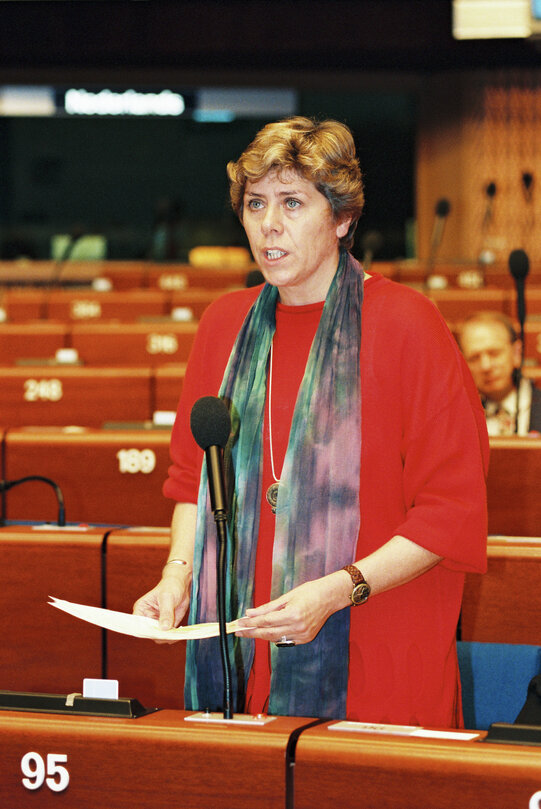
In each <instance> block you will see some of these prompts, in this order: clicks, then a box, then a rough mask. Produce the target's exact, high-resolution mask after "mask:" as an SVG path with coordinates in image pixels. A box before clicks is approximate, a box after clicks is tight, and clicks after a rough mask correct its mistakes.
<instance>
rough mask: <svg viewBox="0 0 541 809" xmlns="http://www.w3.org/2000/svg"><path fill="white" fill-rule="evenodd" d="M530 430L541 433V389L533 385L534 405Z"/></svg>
mask: <svg viewBox="0 0 541 809" xmlns="http://www.w3.org/2000/svg"><path fill="white" fill-rule="evenodd" d="M530 430H537V431H538V432H540V433H541V389H540V388H536V387H535V386H534V385H532V406H531V409H530Z"/></svg>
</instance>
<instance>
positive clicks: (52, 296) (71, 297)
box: [0, 276, 541, 323]
mask: <svg viewBox="0 0 541 809" xmlns="http://www.w3.org/2000/svg"><path fill="white" fill-rule="evenodd" d="M171 278H174V276H171ZM170 285H171V287H172V288H171V289H158V288H151V289H148V288H146V289H145V288H133V289H120V290H118V289H116V290H113V291H103V292H100V291H96V290H92V289H85V288H82V289H57V288H54V289H44V288H37V289H36V288H28V289H21V288H15V289H7V290H5V291H4V292H3V293H2V294H1V295H0V306H1V308H2V310H3V311H4V313H5V318H6V320H7V322H10V323H18V322H25V321H27V320H60V321H67V322H74V323H77V322H88V321H90V322H95V321H98V320H112V319H116V320H120V321H128V322H130V321H135V320H138V319H143V318H160V317H162V318H166V317H169V316H171V315H174V316H175V317H177V318H179V319H180V318H183V319H184V320H189V319H194V320H198V319H199V318H200V317H201V314H202V313H203V311H204V310H205V309H206V307H207V306H208V305H209V303H211V302H212V301H213V300H215V299H216V298H217V297H219V296H220V295H223V294H224V293H225V292H227V291H228V290H229V289H235V288H240V287H241V286H243V284H240V283H239V284H237V285H235V284H231V285H230V286H229V287H227V286H225V285H224V286H209V287H191V286H188V287H186V288H185V289H181V288H179V289H175V288H174V284H173V281H172V280H171V281H170ZM426 294H427V295H428V297H430V298H431V300H433V301H434V303H435V304H436V306H437V307H438V308H439V309H440V311H441V313H442V315H443V316H444V317H445V318H446V320H449V321H458V320H460V319H461V318H463V317H465V316H466V315H468V314H470V313H472V312H475V311H477V310H479V309H492V310H495V311H498V312H502V313H504V314H507V315H508V316H509V317H512V318H514V317H515V316H516V311H517V304H516V292H515V290H514V289H504V288H498V287H485V288H482V289H459V288H449V289H442V290H427V291H426ZM527 305H528V314H529V315H530V316H534V317H535V316H538V315H540V314H541V287H529V288H528V291H527Z"/></svg>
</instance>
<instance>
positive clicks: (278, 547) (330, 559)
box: [185, 252, 363, 718]
mask: <svg viewBox="0 0 541 809" xmlns="http://www.w3.org/2000/svg"><path fill="white" fill-rule="evenodd" d="M277 297H278V291H277V289H276V288H275V287H272V286H270V285H269V284H266V285H265V286H264V287H263V290H262V291H261V293H260V295H259V296H258V298H257V300H256V301H255V303H254V305H253V306H252V308H251V309H250V311H249V312H248V314H247V316H246V319H245V321H244V324H243V326H242V328H241V330H240V332H239V334H238V336H237V339H236V342H235V345H234V347H233V350H232V352H231V356H230V358H229V363H228V365H227V368H226V371H225V374H224V379H223V382H222V386H221V389H220V397H221V398H222V399H224V401H225V402H226V403H227V404H228V406H229V408H230V412H231V420H232V430H231V438H230V440H229V442H228V445H227V447H226V451H225V464H226V478H227V480H228V486H229V488H230V500H229V502H230V514H229V525H228V533H229V541H228V551H227V581H226V600H227V615H226V619H227V620H228V621H229V620H234V619H235V618H238V617H241V616H243V615H244V614H245V612H246V609H247V608H248V607H250V606H252V597H253V587H254V575H255V559H256V547H257V533H258V527H259V508H260V502H261V477H262V465H263V448H262V435H263V419H264V410H265V399H266V383H267V366H268V356H269V350H270V346H271V342H272V338H273V335H274V331H275V328H276V324H275V308H276V301H277ZM362 299H363V272H362V268H361V266H360V264H359V263H358V262H357V261H356V260H355V259H354V258H353V257H352V256H351V255H350V254H349V253H346V252H342V253H341V256H340V262H339V266H338V270H337V272H336V274H335V277H334V279H333V281H332V284H331V286H330V288H329V292H328V295H327V298H326V301H325V306H324V308H323V312H322V315H321V320H320V324H319V327H318V329H317V332H316V335H315V337H314V341H313V344H312V347H311V350H310V354H309V356H308V361H307V364H306V370H305V373H304V377H303V380H302V383H301V386H300V389H299V393H298V397H297V402H296V405H295V410H294V414H293V420H292V425H291V432H290V436H289V444H288V448H287V452H286V456H285V460H284V465H283V469H282V476H281V479H280V489H279V497H278V503H277V509H276V531H275V538H274V551H273V565H272V598H276V597H278V596H279V595H281V594H282V593H285V592H287V591H289V590H290V589H291V588H293V587H295V586H296V585H299V584H301V583H303V582H306V581H310V580H313V579H317V578H319V577H321V576H324V575H326V574H328V573H332V572H333V571H335V570H339V569H340V568H341V567H342V566H343V565H345V564H349V563H351V561H352V560H353V559H354V555H355V548H356V543H357V537H358V532H359V524H360V515H359V479H360V456H361V423H360V422H361V416H360V413H361V402H360V394H361V391H360V366H359V361H360V344H361V309H362ZM198 515H199V516H198V524H197V532H196V542H195V556H194V573H193V586H192V599H191V609H190V620H189V623H199V622H201V621H214V620H216V526H215V524H214V519H213V516H212V513H211V511H210V507H209V503H208V487H207V475H206V469H205V464H203V469H202V474H201V485H200V490H199V502H198ZM201 515H202V518H201ZM228 642H229V650H230V658H231V661H232V668H233V671H232V683H233V690H234V710H237V711H238V710H243V706H244V699H245V689H246V683H247V680H248V675H249V672H250V668H251V666H252V662H253V656H254V641H253V640H251V639H249V638H240V637H235V636H232V635H230V636H228ZM348 642H349V609H347V608H346V609H343V610H340V611H339V612H335V613H334V614H333V615H332V616H331V617H330V618H329V619H328V620H327V621H326V623H325V624H324V626H323V627H322V628H321V630H320V632H319V633H318V635H317V637H316V638H314V640H313V641H311V643H307V644H299V645H298V646H295V647H293V648H285V649H283V648H278V647H276V646H275V645H274V644H272V645H271V664H272V676H271V693H270V701H269V713H271V714H281V715H290V716H326V717H335V718H340V717H344V716H345V713H346V693H347V682H348V662H349V654H348ZM222 700H223V672H222V665H221V658H220V649H219V641H218V639H217V638H211V639H206V640H200V641H188V648H187V658H186V681H185V704H186V707H187V708H188V709H192V710H203V709H209V710H211V711H218V710H221V707H222V706H223V702H222Z"/></svg>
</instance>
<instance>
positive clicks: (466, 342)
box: [458, 311, 541, 435]
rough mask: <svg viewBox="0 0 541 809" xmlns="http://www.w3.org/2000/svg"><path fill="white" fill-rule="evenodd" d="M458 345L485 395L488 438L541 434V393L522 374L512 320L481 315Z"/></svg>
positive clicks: (471, 318) (466, 323) (471, 321)
mask: <svg viewBox="0 0 541 809" xmlns="http://www.w3.org/2000/svg"><path fill="white" fill-rule="evenodd" d="M458 342H459V345H460V348H461V349H462V353H463V354H464V357H465V359H466V362H467V363H468V365H469V367H470V371H471V372H472V376H473V378H474V381H475V384H476V386H477V389H478V391H479V393H480V395H481V400H482V402H483V407H484V408H485V415H486V420H487V429H488V434H489V435H514V434H515V433H516V434H518V435H528V433H531V432H541V390H539V389H538V388H535V387H534V385H533V383H532V382H531V380H529V379H524V378H523V377H522V375H521V373H520V368H521V360H522V344H521V341H520V340H519V339H518V336H517V333H516V331H515V328H514V326H513V323H512V322H511V320H510V319H509V318H508V317H506V316H505V315H503V314H501V313H500V312H490V311H483V312H477V313H475V314H473V315H470V316H469V317H468V318H466V320H465V321H464V322H463V324H462V327H461V329H460V332H459V334H458ZM517 383H518V384H519V387H518V390H517ZM517 402H518V421H517ZM517 426H518V429H517Z"/></svg>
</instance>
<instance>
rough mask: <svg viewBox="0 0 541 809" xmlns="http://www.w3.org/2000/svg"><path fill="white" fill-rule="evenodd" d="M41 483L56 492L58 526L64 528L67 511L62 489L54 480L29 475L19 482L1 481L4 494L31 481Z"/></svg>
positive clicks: (0, 484) (0, 487)
mask: <svg viewBox="0 0 541 809" xmlns="http://www.w3.org/2000/svg"><path fill="white" fill-rule="evenodd" d="M32 480H33V481H40V482H42V483H47V484H48V485H49V486H52V488H53V489H54V491H55V494H56V499H57V502H58V517H57V524H58V526H59V527H61V528H64V527H65V525H66V510H65V507H64V495H63V494H62V489H61V488H60V486H59V485H58V483H55V482H54V480H51V478H46V477H44V476H43V475H27V476H26V477H24V478H19V479H18V480H0V492H2V494H3V493H4V492H8V491H9V490H10V489H13V488H14V487H15V486H19V485H21V484H22V483H28V482H29V481H32Z"/></svg>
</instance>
